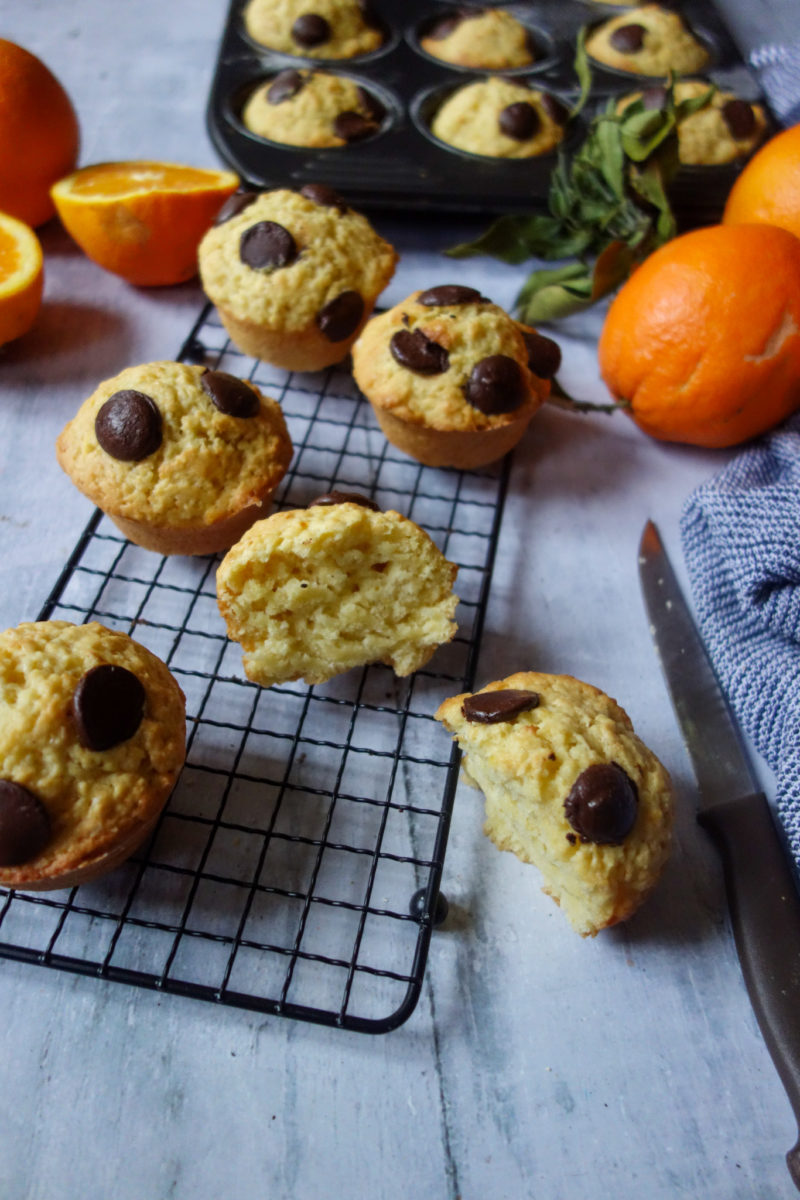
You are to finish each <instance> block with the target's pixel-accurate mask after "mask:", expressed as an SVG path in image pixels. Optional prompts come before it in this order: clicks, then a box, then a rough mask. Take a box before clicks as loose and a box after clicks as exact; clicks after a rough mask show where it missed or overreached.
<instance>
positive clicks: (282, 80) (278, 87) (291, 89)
mask: <svg viewBox="0 0 800 1200" xmlns="http://www.w3.org/2000/svg"><path fill="white" fill-rule="evenodd" d="M304 84H305V79H304V77H303V76H302V75H301V74H300V72H299V71H295V70H293V69H292V68H291V67H289V68H288V69H287V70H285V71H280V72H279V74H277V75H276V76H275V78H274V79H273V81H272V83H271V84H270V86H269V87H268V88H267V103H268V104H283V102H284V100H291V98H292V96H296V95H297V93H298V92H299V91H301V90H302V88H303V85H304Z"/></svg>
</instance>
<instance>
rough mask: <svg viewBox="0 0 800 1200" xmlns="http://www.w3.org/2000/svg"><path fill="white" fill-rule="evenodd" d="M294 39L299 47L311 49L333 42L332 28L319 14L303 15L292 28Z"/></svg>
mask: <svg viewBox="0 0 800 1200" xmlns="http://www.w3.org/2000/svg"><path fill="white" fill-rule="evenodd" d="M292 37H293V38H294V40H295V41H296V42H297V44H298V46H303V47H305V48H306V49H310V48H311V47H312V46H321V45H322V44H323V43H324V42H329V41H330V40H331V27H330V25H329V24H328V22H327V21H326V20H325V18H324V17H321V16H319V14H318V13H303V15H302V16H300V17H298V18H297V20H296V21H295V23H294V25H293V26H292Z"/></svg>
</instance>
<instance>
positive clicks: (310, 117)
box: [242, 67, 386, 150]
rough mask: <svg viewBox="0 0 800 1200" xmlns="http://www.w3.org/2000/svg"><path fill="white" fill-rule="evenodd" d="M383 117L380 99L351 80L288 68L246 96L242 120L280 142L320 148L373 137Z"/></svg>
mask: <svg viewBox="0 0 800 1200" xmlns="http://www.w3.org/2000/svg"><path fill="white" fill-rule="evenodd" d="M385 116H386V110H385V109H384V107H383V105H382V104H381V102H380V100H378V98H377V97H376V96H375V95H374V94H373V93H372V92H370V91H368V90H367V89H366V88H365V87H362V86H361V84H359V83H357V82H356V80H355V79H351V78H350V77H349V76H347V75H336V74H334V73H333V72H331V71H317V70H313V71H312V70H295V69H294V68H292V67H289V68H287V69H286V70H284V71H280V72H279V73H278V74H277V75H274V76H272V77H271V78H270V79H268V80H267V81H266V83H263V84H261V85H260V86H259V87H257V88H256V89H255V90H254V91H253V92H252V93H251V94H250V96H249V97H248V99H247V101H246V102H245V104H244V107H243V109H242V124H243V125H244V126H245V128H246V129H249V131H250V132H251V133H255V134H257V135H258V136H259V137H263V138H268V139H269V140H270V141H272V142H279V143H280V144H281V145H283V146H305V147H310V148H311V149H315V150H325V149H336V148H342V147H346V146H349V145H352V144H353V143H354V142H360V141H363V140H364V138H368V137H372V136H374V134H376V133H378V132H379V130H380V128H381V124H382V122H383V121H384V118H385Z"/></svg>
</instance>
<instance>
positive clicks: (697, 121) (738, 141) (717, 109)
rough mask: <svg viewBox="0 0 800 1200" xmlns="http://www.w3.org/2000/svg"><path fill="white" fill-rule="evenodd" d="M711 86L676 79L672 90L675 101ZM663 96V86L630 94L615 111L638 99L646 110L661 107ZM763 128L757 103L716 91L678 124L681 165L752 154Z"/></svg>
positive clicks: (707, 163) (764, 120)
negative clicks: (701, 105)
mask: <svg viewBox="0 0 800 1200" xmlns="http://www.w3.org/2000/svg"><path fill="white" fill-rule="evenodd" d="M712 87H713V85H712V84H710V83H708V82H706V81H705V80H702V79H681V80H678V82H677V83H676V84H675V85H674V89H673V94H674V98H675V102H676V103H680V102H681V101H682V100H693V99H695V98H697V97H700V96H703V95H704V94H706V93H708V92H709V91H711V90H712ZM666 94H667V93H666V88H664V87H652V88H647V89H646V90H645V91H643V92H632V93H631V94H630V95H628V96H623V97H622V98H621V99H620V101H619V102H618V104H617V111H618V112H622V111H623V110H624V109H626V108H627V107H628V105H630V104H633V103H635V102H636V101H637V100H641V102H642V103H643V105H644V107H645V108H646V109H647V108H662V107H663V106H664V104H665V102H666ZM766 129H767V118H766V114H765V112H764V109H763V108H762V107H761V105H760V104H751V103H750V102H749V101H747V100H742V99H740V98H739V97H737V96H735V95H734V93H733V92H727V91H722V90H720V89H719V88H715V89H714V90H713V93H712V95H711V98H710V100H709V102H708V104H706V105H705V106H704V107H703V108H700V109H698V110H697V112H693V113H689V115H688V116H686V117H682V118H681V120H680V121H679V122H678V155H679V157H680V160H681V162H682V163H686V164H689V165H692V166H714V165H717V164H720V163H729V162H733V161H735V160H736V159H737V158H746V157H747V156H748V155H749V154H751V153H752V151H753V150H754V149H755V147H756V146H757V145H758V143H759V142H760V141H761V139H762V137H763V136H764V134H765V132H766Z"/></svg>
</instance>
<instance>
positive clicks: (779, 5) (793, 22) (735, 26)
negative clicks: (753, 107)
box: [716, 0, 800, 126]
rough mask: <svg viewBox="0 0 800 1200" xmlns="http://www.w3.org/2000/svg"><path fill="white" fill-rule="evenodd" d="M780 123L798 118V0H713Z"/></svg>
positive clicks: (799, 0) (799, 78)
mask: <svg viewBox="0 0 800 1200" xmlns="http://www.w3.org/2000/svg"><path fill="white" fill-rule="evenodd" d="M716 5H717V8H718V9H719V11H720V13H721V14H722V17H723V19H724V21H725V24H726V25H727V26H728V29H729V30H730V32H731V34H732V35H733V39H734V41H735V42H736V44H737V45H738V47H739V51H740V53H741V55H742V58H743V59H744V61H745V62H746V63H749V64H750V66H751V67H752V69H753V71H754V73H755V75H756V76H757V78H758V82H759V85H760V87H761V90H762V91H763V93H764V95H765V96H766V98H767V100H768V101H769V105H770V108H771V109H772V111H773V113H774V114H775V116H776V117H777V119H778V120H779V121H780V123H781V125H784V126H788V125H795V124H797V122H798V121H800V0H716Z"/></svg>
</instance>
